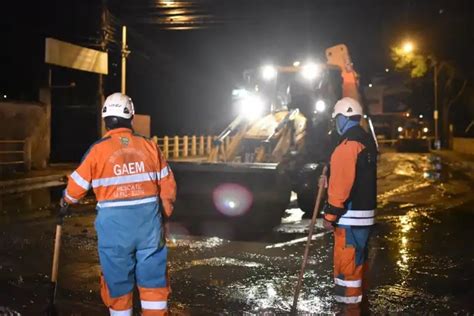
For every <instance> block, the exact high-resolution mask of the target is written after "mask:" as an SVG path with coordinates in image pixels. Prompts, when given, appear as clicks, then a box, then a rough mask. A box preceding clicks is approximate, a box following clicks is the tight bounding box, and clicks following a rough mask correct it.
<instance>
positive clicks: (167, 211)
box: [161, 200, 174, 217]
mask: <svg viewBox="0 0 474 316" xmlns="http://www.w3.org/2000/svg"><path fill="white" fill-rule="evenodd" d="M161 203H162V205H163V214H164V215H165V217H170V216H171V214H172V213H173V210H174V205H173V202H171V201H169V200H163V201H162V202H161Z"/></svg>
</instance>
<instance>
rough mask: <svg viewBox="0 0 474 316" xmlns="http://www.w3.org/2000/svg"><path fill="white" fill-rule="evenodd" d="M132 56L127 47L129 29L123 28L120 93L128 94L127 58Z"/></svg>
mask: <svg viewBox="0 0 474 316" xmlns="http://www.w3.org/2000/svg"><path fill="white" fill-rule="evenodd" d="M129 54H130V51H129V50H128V46H127V27H126V26H125V25H124V26H122V80H121V89H120V91H121V92H122V93H123V94H125V93H126V80H127V57H128V55H129Z"/></svg>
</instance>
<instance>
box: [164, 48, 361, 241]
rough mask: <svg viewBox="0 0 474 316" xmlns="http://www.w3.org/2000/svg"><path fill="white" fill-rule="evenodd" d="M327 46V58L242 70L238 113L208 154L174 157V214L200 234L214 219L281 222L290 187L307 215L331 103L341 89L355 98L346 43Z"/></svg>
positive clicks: (229, 227) (260, 226)
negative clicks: (194, 158) (182, 159)
mask: <svg viewBox="0 0 474 316" xmlns="http://www.w3.org/2000/svg"><path fill="white" fill-rule="evenodd" d="M325 53H326V59H327V62H326V63H317V62H315V61H309V60H308V61H294V62H293V63H292V64H291V65H272V64H268V65H263V66H262V67H259V68H256V69H250V70H246V71H244V73H243V80H242V83H241V85H240V86H238V87H237V88H236V89H234V90H233V91H232V99H233V106H234V107H235V108H236V109H237V110H238V111H239V114H238V115H237V117H236V118H235V119H234V120H233V121H232V122H231V123H230V124H229V125H228V126H227V127H226V128H225V129H224V130H223V131H222V132H221V134H220V135H219V136H218V137H217V139H216V140H215V141H214V144H213V145H214V146H213V148H212V150H211V153H210V154H209V156H208V157H207V159H206V160H205V161H202V162H198V163H197V162H177V161H175V162H172V169H173V170H174V173H175V176H176V178H177V182H178V185H179V192H178V199H177V204H176V212H175V214H176V215H175V216H176V219H177V220H179V221H183V222H187V223H190V224H191V228H193V229H197V230H198V231H199V232H201V233H204V234H206V233H207V231H208V230H209V229H210V228H211V227H215V226H216V225H218V226H219V227H222V230H223V231H224V235H226V234H230V235H235V233H236V231H242V230H251V231H265V230H268V229H269V228H272V227H274V226H276V225H278V224H279V223H280V221H281V217H282V215H283V213H284V211H285V210H286V208H287V207H288V204H289V201H290V195H291V192H292V191H293V192H295V193H296V194H297V197H298V205H299V207H300V208H301V209H302V210H303V211H304V212H305V213H306V215H308V216H311V212H312V210H313V206H314V202H315V191H316V188H317V181H318V177H319V174H320V173H321V170H322V164H321V163H322V162H325V161H328V159H329V157H328V156H329V154H330V152H331V151H332V150H331V149H332V148H331V147H332V146H333V145H332V144H334V142H335V140H334V138H335V136H334V135H333V134H331V133H329V131H330V122H331V112H332V108H333V106H334V104H335V103H336V101H337V100H338V99H340V98H341V97H343V96H349V97H353V98H355V99H358V100H360V97H359V92H358V77H357V74H356V73H355V71H354V70H353V68H352V62H351V60H350V57H349V53H348V50H347V47H346V46H345V45H337V46H334V47H330V48H328V49H327V50H326V52H325ZM226 138H230V139H229V140H230V141H229V144H228V146H225V147H224V146H222V144H223V143H224V141H225V140H226ZM224 148H225V150H224Z"/></svg>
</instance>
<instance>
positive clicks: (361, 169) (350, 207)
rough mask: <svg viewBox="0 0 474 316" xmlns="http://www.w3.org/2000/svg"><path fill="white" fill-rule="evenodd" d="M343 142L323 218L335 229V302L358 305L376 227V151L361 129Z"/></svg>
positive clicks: (349, 133) (333, 159)
mask: <svg viewBox="0 0 474 316" xmlns="http://www.w3.org/2000/svg"><path fill="white" fill-rule="evenodd" d="M341 139H342V141H341V142H340V143H339V145H338V146H337V147H336V148H335V150H334V152H333V153H332V155H331V161H330V176H329V187H328V205H327V207H326V209H325V215H324V218H325V219H326V220H327V221H330V222H333V223H334V226H335V230H334V239H335V241H334V282H335V286H336V291H335V292H336V295H335V299H336V301H337V302H339V303H345V304H356V305H359V303H360V302H361V301H362V285H363V276H364V270H365V269H366V268H367V267H366V261H367V257H368V240H369V235H370V231H371V228H372V226H373V225H374V223H375V208H376V204H377V149H376V146H375V143H374V140H373V139H372V137H371V136H370V135H369V134H368V133H366V132H365V131H364V130H363V129H362V127H361V126H360V125H356V126H354V127H351V128H350V129H348V130H347V131H346V132H345V133H344V134H343V135H342V138H341Z"/></svg>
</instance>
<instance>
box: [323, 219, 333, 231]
mask: <svg viewBox="0 0 474 316" xmlns="http://www.w3.org/2000/svg"><path fill="white" fill-rule="evenodd" d="M323 227H324V229H326V230H329V231H333V230H334V222H330V221H328V220H326V219H323Z"/></svg>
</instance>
